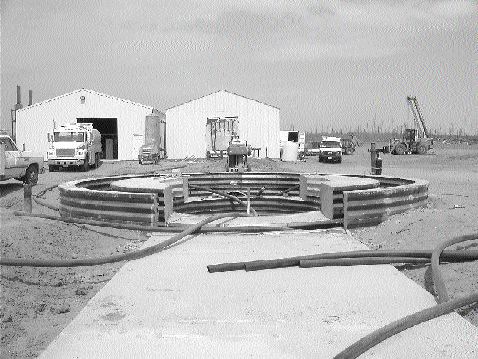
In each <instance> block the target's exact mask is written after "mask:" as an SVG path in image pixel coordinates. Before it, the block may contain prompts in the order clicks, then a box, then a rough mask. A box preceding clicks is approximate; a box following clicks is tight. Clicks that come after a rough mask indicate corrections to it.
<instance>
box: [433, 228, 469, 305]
mask: <svg viewBox="0 0 478 359" xmlns="http://www.w3.org/2000/svg"><path fill="white" fill-rule="evenodd" d="M477 238H478V233H473V234H466V235H463V236H459V237H455V238H452V239H450V240H448V241H445V242H443V243H441V244H440V245H439V246H438V247H436V248H435V249H434V250H433V253H432V258H431V267H432V279H433V285H434V287H435V292H436V294H437V302H438V303H444V302H446V301H448V300H449V299H450V297H449V296H448V293H447V290H446V287H445V282H444V280H443V276H442V274H441V271H440V269H439V264H440V255H441V253H442V252H443V250H444V249H445V248H447V247H449V246H451V245H453V244H457V243H460V242H466V241H471V240H473V239H477Z"/></svg>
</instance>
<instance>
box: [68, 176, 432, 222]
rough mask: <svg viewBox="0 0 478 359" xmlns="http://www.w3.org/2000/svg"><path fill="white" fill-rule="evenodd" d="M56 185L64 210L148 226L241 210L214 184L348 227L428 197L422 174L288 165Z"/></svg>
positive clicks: (260, 208) (264, 210)
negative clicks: (303, 169) (297, 169)
mask: <svg viewBox="0 0 478 359" xmlns="http://www.w3.org/2000/svg"><path fill="white" fill-rule="evenodd" d="M59 190H60V215H61V216H62V217H68V218H77V219H93V220H100V221H106V222H119V223H140V224H143V225H148V226H167V225H168V223H169V220H170V218H171V215H172V214H173V213H174V212H177V213H188V214H212V213H224V212H234V211H244V206H242V205H241V204H239V203H236V202H234V201H231V200H230V199H228V198H224V197H221V196H217V195H214V194H211V191H222V192H225V193H228V194H231V195H234V196H236V197H239V198H241V199H242V200H243V201H247V199H249V200H250V205H251V207H253V208H254V209H255V210H256V211H257V213H258V214H259V215H260V216H267V215H284V217H287V215H290V214H292V213H302V212H311V211H321V212H322V213H323V214H324V216H325V217H326V218H328V219H343V222H344V226H345V227H346V228H353V227H360V226H367V225H375V224H378V223H380V222H382V221H384V220H386V219H387V218H388V217H389V216H390V215H392V214H395V213H402V212H405V211H407V210H409V209H412V208H417V207H421V206H424V205H426V202H427V198H428V183H427V182H426V181H422V180H415V179H405V178H397V177H387V176H372V175H370V176H368V175H338V174H324V173H305V174H301V173H288V172H273V173H272V172H245V173H237V172H235V173H233V172H219V173H183V174H181V175H176V176H173V175H166V174H156V175H151V174H148V175H127V176H111V177H103V178H88V179H82V180H77V181H71V182H67V183H64V184H62V185H60V186H59ZM248 194H249V195H248ZM285 222H287V219H286V218H285Z"/></svg>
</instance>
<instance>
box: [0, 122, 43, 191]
mask: <svg viewBox="0 0 478 359" xmlns="http://www.w3.org/2000/svg"><path fill="white" fill-rule="evenodd" d="M43 171H44V167H43V155H42V154H40V153H34V152H32V151H21V150H19V149H18V147H17V145H16V144H15V142H13V140H12V139H11V137H10V136H9V135H8V134H7V133H6V132H4V131H1V130H0V181H5V180H9V179H11V178H15V179H16V180H19V181H23V182H24V183H27V184H31V185H36V184H37V182H38V174H39V173H43Z"/></svg>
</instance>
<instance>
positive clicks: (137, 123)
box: [16, 89, 153, 160]
mask: <svg viewBox="0 0 478 359" xmlns="http://www.w3.org/2000/svg"><path fill="white" fill-rule="evenodd" d="M81 96H85V103H84V104H82V103H81V100H80V97H81ZM152 110H153V108H152V107H150V106H145V105H141V104H137V103H134V102H131V101H127V100H122V99H119V98H116V97H112V96H108V95H104V94H100V93H98V92H95V91H91V90H86V89H82V90H77V91H73V92H71V93H68V94H65V95H63V96H58V97H55V98H53V99H50V100H46V101H42V102H39V103H37V104H33V105H32V106H28V107H25V108H23V109H21V110H18V111H17V131H16V136H17V144H18V146H19V147H21V146H22V144H23V143H24V144H25V145H26V148H27V149H28V150H33V151H37V152H40V153H43V155H44V158H45V159H46V153H47V150H48V138H47V134H48V133H51V132H52V130H53V121H55V122H56V124H57V125H63V124H68V123H74V122H76V119H77V118H116V119H117V126H118V159H119V160H135V159H137V158H138V154H137V153H135V151H134V148H133V146H132V143H133V138H134V135H135V134H136V135H137V134H139V135H144V123H145V117H146V115H148V114H150V113H151V112H152ZM103 150H104V149H103Z"/></svg>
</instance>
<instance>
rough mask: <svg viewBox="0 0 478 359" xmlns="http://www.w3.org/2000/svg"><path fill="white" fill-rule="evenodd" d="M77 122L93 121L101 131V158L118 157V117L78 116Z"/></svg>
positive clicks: (95, 126) (94, 126) (110, 158)
mask: <svg viewBox="0 0 478 359" xmlns="http://www.w3.org/2000/svg"><path fill="white" fill-rule="evenodd" d="M76 121H77V123H92V124H93V128H95V129H97V130H98V131H100V133H101V149H102V152H101V158H103V159H107V160H112V159H118V120H117V119H116V118H77V119H76Z"/></svg>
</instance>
